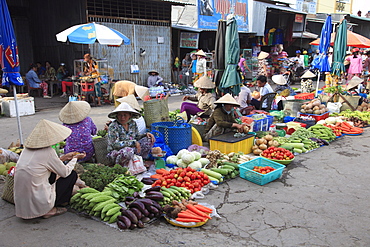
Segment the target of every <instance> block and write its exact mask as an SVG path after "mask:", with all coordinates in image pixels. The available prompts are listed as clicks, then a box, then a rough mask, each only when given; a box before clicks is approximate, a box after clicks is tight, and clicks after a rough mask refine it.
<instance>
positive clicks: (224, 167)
mask: <svg viewBox="0 0 370 247" xmlns="http://www.w3.org/2000/svg"><path fill="white" fill-rule="evenodd" d="M221 167H222V169H231V170H233V171H234V170H235V169H236V168H235V167H234V166H229V165H222V166H221Z"/></svg>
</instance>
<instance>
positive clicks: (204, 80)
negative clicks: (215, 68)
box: [194, 76, 216, 89]
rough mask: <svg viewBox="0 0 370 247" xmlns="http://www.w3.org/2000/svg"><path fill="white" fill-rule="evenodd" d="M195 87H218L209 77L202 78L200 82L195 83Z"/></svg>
mask: <svg viewBox="0 0 370 247" xmlns="http://www.w3.org/2000/svg"><path fill="white" fill-rule="evenodd" d="M194 87H197V88H205V89H212V88H215V87H216V86H215V84H214V83H213V82H212V81H211V79H209V78H208V77H207V76H202V77H201V78H199V80H197V81H196V82H194Z"/></svg>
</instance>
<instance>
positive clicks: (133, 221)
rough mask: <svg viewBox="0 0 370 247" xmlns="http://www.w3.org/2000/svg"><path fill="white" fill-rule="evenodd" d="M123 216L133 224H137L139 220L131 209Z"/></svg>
mask: <svg viewBox="0 0 370 247" xmlns="http://www.w3.org/2000/svg"><path fill="white" fill-rule="evenodd" d="M122 215H124V216H126V217H127V218H129V219H130V220H131V223H133V224H137V221H138V219H137V217H136V215H135V214H134V213H133V212H132V211H131V210H130V209H127V210H125V211H123V212H122Z"/></svg>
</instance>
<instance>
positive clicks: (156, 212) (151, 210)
mask: <svg viewBox="0 0 370 247" xmlns="http://www.w3.org/2000/svg"><path fill="white" fill-rule="evenodd" d="M147 209H148V211H149V212H150V213H153V214H158V213H159V210H158V209H157V208H156V207H154V206H148V207H147Z"/></svg>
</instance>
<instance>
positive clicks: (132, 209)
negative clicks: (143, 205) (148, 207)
mask: <svg viewBox="0 0 370 247" xmlns="http://www.w3.org/2000/svg"><path fill="white" fill-rule="evenodd" d="M130 211H131V212H132V213H134V214H135V216H136V218H138V219H141V218H143V217H144V215H143V214H142V213H141V211H140V210H139V209H137V208H130Z"/></svg>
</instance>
